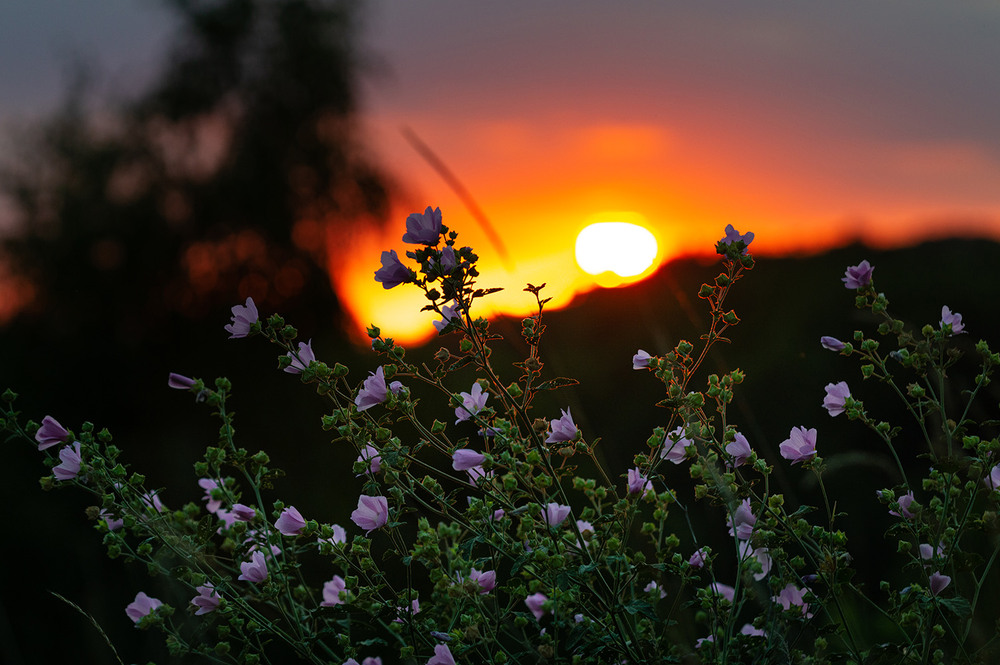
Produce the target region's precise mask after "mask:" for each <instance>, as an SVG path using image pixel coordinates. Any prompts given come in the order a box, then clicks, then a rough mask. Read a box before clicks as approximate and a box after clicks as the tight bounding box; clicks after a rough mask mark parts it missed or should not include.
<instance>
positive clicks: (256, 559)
mask: <svg viewBox="0 0 1000 665" xmlns="http://www.w3.org/2000/svg"><path fill="white" fill-rule="evenodd" d="M250 558H251V561H244V562H242V563H241V564H240V571H241V573H242V574H241V575H240V576H239V577H237V578H236V579H238V580H243V581H244V582H252V583H253V584H260V583H261V582H263V581H264V580H266V579H267V562H266V561H265V560H264V555H263V554H262V553H261V552H260V551H257V552H254V553H253V554H252V555H251V557H250Z"/></svg>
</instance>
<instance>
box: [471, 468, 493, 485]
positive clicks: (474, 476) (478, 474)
mask: <svg viewBox="0 0 1000 665" xmlns="http://www.w3.org/2000/svg"><path fill="white" fill-rule="evenodd" d="M465 472H466V473H467V474H468V475H469V484H471V485H478V484H479V479H480V478H492V477H493V471H487V470H486V469H484V468H483V467H482V466H480V465H476V466H473V467H469V468H468V469H466V470H465Z"/></svg>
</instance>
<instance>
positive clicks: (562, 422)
mask: <svg viewBox="0 0 1000 665" xmlns="http://www.w3.org/2000/svg"><path fill="white" fill-rule="evenodd" d="M561 411H562V416H561V417H559V418H556V419H555V420H553V421H552V422H551V423H550V424H551V425H552V431H551V432H550V433H549V436H548V438H547V439H545V443H556V442H558V441H572V440H573V439H575V438H576V435H577V434H578V433H579V431H580V430H579V428H577V426H576V423H574V422H573V416H572V415H571V414H570V412H569V409H561Z"/></svg>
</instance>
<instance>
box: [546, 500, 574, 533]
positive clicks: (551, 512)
mask: <svg viewBox="0 0 1000 665" xmlns="http://www.w3.org/2000/svg"><path fill="white" fill-rule="evenodd" d="M569 511H570V507H569V506H564V505H562V504H561V503H556V502H554V501H553V502H552V503H550V504H549V505H547V506H546V507H545V521H546V522H547V523H548V525H549V526H552V527H555V526H559V525H560V524H562V523H563V520H565V519H566V516H567V515H569Z"/></svg>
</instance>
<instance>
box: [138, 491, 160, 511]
mask: <svg viewBox="0 0 1000 665" xmlns="http://www.w3.org/2000/svg"><path fill="white" fill-rule="evenodd" d="M139 499H140V500H142V505H144V506H146V508H152V509H153V510H155V511H156V512H158V513H162V512H163V501H161V500H160V490H153V491H152V492H146V493H145V494H143V495H142V496H141V497H139Z"/></svg>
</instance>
